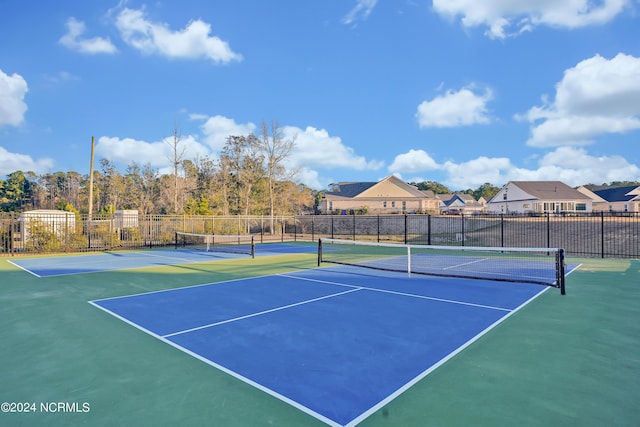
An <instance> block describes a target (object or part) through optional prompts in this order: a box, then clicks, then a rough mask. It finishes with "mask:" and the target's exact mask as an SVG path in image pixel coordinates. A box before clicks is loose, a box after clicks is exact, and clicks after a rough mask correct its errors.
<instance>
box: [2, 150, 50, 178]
mask: <svg viewBox="0 0 640 427" xmlns="http://www.w3.org/2000/svg"><path fill="white" fill-rule="evenodd" d="M53 164H54V161H53V159H49V158H46V157H45V158H42V159H37V160H33V158H31V156H28V155H26V154H19V153H11V152H9V151H7V150H6V149H5V148H3V147H0V176H5V175H8V174H10V173H12V172H15V171H19V170H21V171H23V172H28V171H32V172H35V173H45V172H47V171H49V170H51V168H52V167H53Z"/></svg>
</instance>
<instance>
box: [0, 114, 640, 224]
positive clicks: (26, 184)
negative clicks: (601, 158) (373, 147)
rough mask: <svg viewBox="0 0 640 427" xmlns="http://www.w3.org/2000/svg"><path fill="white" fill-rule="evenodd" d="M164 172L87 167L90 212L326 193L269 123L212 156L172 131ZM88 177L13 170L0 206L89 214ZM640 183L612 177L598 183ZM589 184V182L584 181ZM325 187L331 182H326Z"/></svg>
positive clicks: (286, 211) (298, 208)
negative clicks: (189, 151) (293, 160)
mask: <svg viewBox="0 0 640 427" xmlns="http://www.w3.org/2000/svg"><path fill="white" fill-rule="evenodd" d="M167 143H168V144H169V145H170V146H171V147H170V148H171V150H170V152H171V153H172V154H171V156H170V158H168V160H169V163H170V165H171V167H172V171H171V173H168V174H166V173H165V174H160V172H159V170H158V169H156V168H154V167H152V166H151V165H150V164H148V163H147V164H140V163H137V162H135V161H132V162H131V163H130V164H129V165H128V166H127V167H126V170H125V171H124V173H123V172H121V171H120V170H118V168H117V167H116V165H115V164H114V163H113V162H111V161H109V160H107V159H101V160H100V161H99V168H98V170H95V171H94V172H93V202H92V212H94V213H98V214H111V213H113V212H114V211H115V210H116V209H136V210H138V212H140V213H141V214H145V215H147V214H189V215H268V216H270V217H272V218H273V217H274V216H278V215H300V214H307V213H314V212H315V211H316V208H317V206H318V204H319V202H320V200H321V199H322V195H323V194H324V193H325V192H326V191H327V190H322V191H317V190H313V189H311V188H309V187H307V186H305V185H303V184H299V183H296V182H295V180H294V177H295V175H296V171H295V170H290V169H287V168H286V163H287V159H288V158H289V156H290V155H291V153H292V152H293V149H294V148H295V138H290V139H287V138H285V136H284V134H283V132H282V130H281V129H280V127H279V126H278V124H277V122H272V123H271V126H270V127H269V126H267V124H266V123H265V122H263V123H262V128H261V133H260V134H259V135H254V134H248V135H237V136H229V137H228V138H227V140H226V143H225V145H224V147H223V148H222V150H221V152H220V156H219V158H217V159H212V158H210V157H208V156H204V157H197V158H194V159H185V158H184V152H185V150H184V147H183V146H182V140H181V136H180V132H179V129H178V128H177V126H174V130H173V137H172V138H170V140H169V142H167ZM89 182H90V179H89V175H88V174H87V175H82V174H80V173H78V172H74V171H71V172H54V173H45V174H40V175H38V174H36V173H34V172H31V171H27V172H24V171H20V170H18V171H15V172H12V173H10V174H9V175H7V178H6V179H5V180H0V211H4V212H20V211H24V210H30V209H60V210H68V211H74V212H77V213H82V214H86V213H88V212H89V193H90V192H89V185H90V184H89ZM409 184H411V185H414V186H416V187H417V188H418V189H419V190H423V191H425V190H431V191H433V193H435V194H448V193H452V191H451V190H450V189H449V188H447V187H446V186H444V185H442V184H440V183H438V182H435V181H424V182H417V183H416V182H410V183H409ZM619 185H640V183H638V182H629V181H624V182H614V183H611V184H602V185H601V186H598V187H600V188H601V187H603V186H619ZM586 186H587V187H589V188H594V187H596V186H595V185H593V184H587V185H586ZM330 188H331V186H330ZM499 190H500V188H498V187H496V186H494V185H493V184H491V183H485V184H482V185H481V186H479V187H478V188H476V189H467V190H463V191H458V193H466V194H470V195H472V196H473V198H474V199H475V200H479V199H480V198H481V197H483V198H484V199H485V200H489V199H490V198H491V197H493V196H494V195H495V194H497V193H498V191H499Z"/></svg>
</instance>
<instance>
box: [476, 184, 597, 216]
mask: <svg viewBox="0 0 640 427" xmlns="http://www.w3.org/2000/svg"><path fill="white" fill-rule="evenodd" d="M487 209H488V211H489V212H490V213H503V214H509V213H547V212H551V213H572V212H591V210H592V199H591V197H589V196H587V195H585V194H583V193H582V192H580V191H578V190H576V189H574V188H571V187H569V186H568V185H566V184H565V183H563V182H560V181H510V182H508V183H507V184H506V185H505V186H504V187H502V188H501V189H500V191H499V192H498V193H497V194H496V195H495V196H493V197H492V198H491V200H489V202H488V203H487Z"/></svg>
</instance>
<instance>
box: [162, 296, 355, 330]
mask: <svg viewBox="0 0 640 427" xmlns="http://www.w3.org/2000/svg"><path fill="white" fill-rule="evenodd" d="M360 289H361V288H356V289H350V290H348V291H344V292H338V293H336V294H331V295H325V296H323V297H319V298H313V299H309V300H306V301H300V302H296V303H293V304H288V305H283V306H281V307H276V308H271V309H269V310H264V311H259V312H257V313H251V314H247V315H245V316H240V317H235V318H233V319H227V320H222V321H220V322H215V323H209V324H208V325H202V326H197V327H195V328H191V329H185V330H184V331H178V332H173V333H171V334H167V335H163V336H162V337H163V338H169V337H173V336H176V335H181V334H186V333H189V332H193V331H199V330H201V329H207V328H212V327H214V326H218V325H224V324H225V323H231V322H236V321H238V320H242V319H249V318H251V317H255V316H261V315H263V314H268V313H273V312H276V311H281V310H285V309H287V308H291V307H296V306H299V305H304V304H309V303H312V302H316V301H321V300H323V299H327V298H333V297H337V296H340V295H345V294H350V293H351V292H356V291H359V290H360Z"/></svg>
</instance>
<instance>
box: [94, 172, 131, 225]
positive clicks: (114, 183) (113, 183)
mask: <svg viewBox="0 0 640 427" xmlns="http://www.w3.org/2000/svg"><path fill="white" fill-rule="evenodd" d="M100 169H101V172H102V175H101V176H99V179H98V180H97V183H98V187H99V188H101V192H100V196H101V197H99V198H98V200H99V205H98V212H99V213H107V214H111V213H113V212H114V211H115V210H116V209H118V207H119V206H120V205H121V203H122V201H123V200H124V196H125V194H126V193H127V186H126V184H125V179H124V177H123V176H122V174H121V173H120V172H119V171H118V169H117V168H116V166H115V164H113V163H112V162H110V161H109V160H107V159H100Z"/></svg>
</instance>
